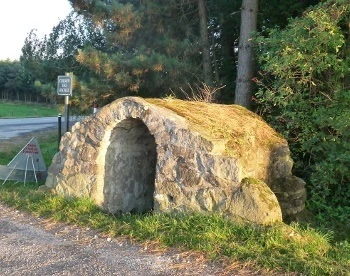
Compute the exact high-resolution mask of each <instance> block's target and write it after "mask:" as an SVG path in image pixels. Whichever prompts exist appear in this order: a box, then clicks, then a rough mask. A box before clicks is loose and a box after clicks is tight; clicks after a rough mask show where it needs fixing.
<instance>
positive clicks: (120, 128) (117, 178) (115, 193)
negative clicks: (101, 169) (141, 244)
mask: <svg viewBox="0 0 350 276" xmlns="http://www.w3.org/2000/svg"><path fill="white" fill-rule="evenodd" d="M156 161H157V152H156V143H155V140H154V137H153V136H152V135H151V133H150V132H149V130H148V128H147V126H146V125H145V124H144V123H143V122H142V121H141V120H139V119H132V118H129V119H125V120H122V121H121V122H119V123H118V124H117V125H116V126H115V128H114V129H113V130H112V132H111V136H110V144H109V146H108V149H107V153H106V157H105V177H104V190H103V194H104V198H105V200H104V204H105V205H106V207H107V209H108V210H109V211H110V212H111V213H145V212H149V211H151V210H152V209H153V206H154V189H155V188H154V183H155V173H156Z"/></svg>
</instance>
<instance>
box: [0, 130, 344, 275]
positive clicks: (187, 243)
mask: <svg viewBox="0 0 350 276" xmlns="http://www.w3.org/2000/svg"><path fill="white" fill-rule="evenodd" d="M55 141H56V139H55V138H54V137H47V138H46V139H39V143H40V147H41V150H42V152H43V155H44V158H45V160H49V159H50V158H52V155H53V154H54V152H55V149H56V146H57V144H56V143H55ZM0 158H1V157H0ZM3 158H5V159H6V158H9V156H7V157H4V156H3ZM0 163H1V164H3V163H5V160H4V159H2V160H0ZM41 184H43V183H41ZM37 187H38V185H37V184H35V183H29V184H27V185H26V186H25V187H24V186H23V185H22V184H21V183H19V184H14V183H13V182H7V183H6V184H5V185H3V186H0V201H1V202H2V203H5V204H7V205H9V206H13V207H16V208H18V209H21V210H26V211H29V212H31V213H32V214H34V215H37V216H41V217H48V218H53V219H54V220H56V221H61V222H66V223H74V224H77V225H80V226H88V227H91V228H95V229H99V230H100V231H101V232H104V233H106V234H108V235H110V236H115V237H118V236H124V237H128V238H131V239H134V240H137V241H140V242H150V241H151V242H152V243H154V244H156V245H157V246H159V247H177V248H179V249H182V250H193V251H199V252H202V253H203V254H204V255H205V256H207V257H208V258H211V259H214V260H225V262H231V263H235V262H237V261H239V262H243V263H248V264H250V265H251V266H252V267H253V268H254V269H256V270H265V271H270V272H271V273H274V272H276V273H281V274H285V273H291V274H294V273H295V274H303V275H350V274H349V271H350V243H349V241H347V240H342V241H339V240H337V241H336V240H335V239H334V238H333V235H332V233H331V232H324V231H322V232H321V231H318V230H317V229H315V228H311V227H309V226H302V225H299V224H292V225H286V224H283V223H281V224H276V225H273V226H261V225H254V224H240V223H235V222H233V221H231V220H228V219H226V218H224V217H223V216H221V215H214V214H211V215H208V214H151V213H149V214H143V215H131V214H125V215H121V216H113V215H110V214H106V213H104V212H102V211H101V210H100V209H99V208H98V207H97V206H96V205H95V204H94V203H93V202H92V201H91V200H90V199H86V198H80V199H78V198H71V199H66V198H63V197H62V196H59V195H53V194H49V193H44V192H41V191H38V190H37Z"/></svg>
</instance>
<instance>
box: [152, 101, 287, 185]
mask: <svg viewBox="0 0 350 276" xmlns="http://www.w3.org/2000/svg"><path fill="white" fill-rule="evenodd" d="M146 100H147V102H149V103H152V104H155V105H157V106H161V107H165V108H167V109H170V110H172V111H174V112H175V113H176V114H178V115H180V116H182V117H184V118H186V119H187V120H188V122H189V125H190V127H191V129H192V130H194V131H196V132H198V133H199V134H200V135H201V136H203V137H204V138H206V139H207V140H209V141H211V142H212V143H213V144H214V148H218V149H221V152H215V153H217V154H221V155H224V156H230V157H235V158H237V159H238V160H239V162H240V163H241V164H242V166H243V167H245V168H251V169H252V171H259V170H260V172H258V173H257V175H250V173H249V172H247V175H250V176H252V177H257V178H260V179H265V178H266V171H267V169H268V166H269V160H270V157H271V153H272V151H273V150H274V149H275V148H278V147H280V146H285V145H287V142H286V140H285V139H283V138H282V137H281V136H280V135H279V134H278V133H277V132H276V131H275V130H273V129H272V128H271V127H270V126H269V125H268V124H267V123H266V122H265V121H263V120H262V119H261V118H260V117H259V116H258V115H256V114H255V113H253V112H251V111H249V110H247V109H245V108H243V107H241V106H238V105H222V104H214V103H205V102H197V101H182V100H178V99H146ZM221 145H223V146H221Z"/></svg>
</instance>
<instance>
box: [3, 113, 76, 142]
mask: <svg viewBox="0 0 350 276" xmlns="http://www.w3.org/2000/svg"><path fill="white" fill-rule="evenodd" d="M76 121H77V118H76V117H72V118H70V122H69V123H70V126H71V125H72V124H73V123H74V122H76ZM64 126H65V124H64V118H63V117H62V132H63V129H64ZM50 128H52V129H55V128H56V129H57V128H58V118H57V117H42V118H20V119H0V140H1V139H9V138H13V137H16V136H19V135H21V134H26V133H29V132H33V131H41V130H45V129H50Z"/></svg>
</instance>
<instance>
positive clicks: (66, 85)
mask: <svg viewBox="0 0 350 276" xmlns="http://www.w3.org/2000/svg"><path fill="white" fill-rule="evenodd" d="M57 95H59V96H71V95H72V77H71V76H58V80H57Z"/></svg>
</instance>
